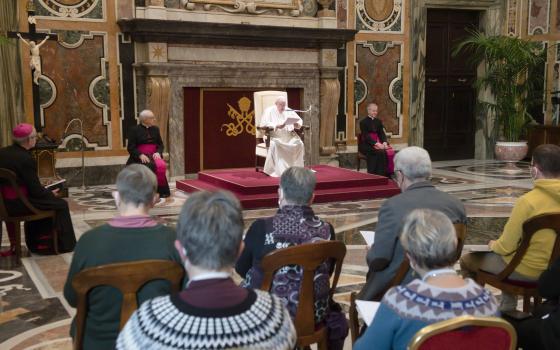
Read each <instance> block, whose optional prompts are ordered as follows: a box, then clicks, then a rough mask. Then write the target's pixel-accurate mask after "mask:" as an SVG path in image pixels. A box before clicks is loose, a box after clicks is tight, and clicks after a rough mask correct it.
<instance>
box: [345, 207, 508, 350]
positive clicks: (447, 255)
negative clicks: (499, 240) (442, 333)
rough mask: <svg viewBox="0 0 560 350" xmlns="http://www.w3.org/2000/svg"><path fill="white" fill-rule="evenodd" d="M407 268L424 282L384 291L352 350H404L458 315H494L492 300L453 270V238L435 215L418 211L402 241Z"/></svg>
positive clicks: (449, 226)
mask: <svg viewBox="0 0 560 350" xmlns="http://www.w3.org/2000/svg"><path fill="white" fill-rule="evenodd" d="M400 240H401V243H402V245H403V247H404V249H405V250H406V254H407V257H408V259H409V260H410V266H411V267H412V268H413V269H414V270H415V271H416V272H417V273H418V274H419V275H420V276H422V279H416V280H414V281H412V282H410V283H409V284H407V285H405V286H398V287H393V288H391V289H389V291H387V293H386V294H385V296H384V297H383V300H382V302H381V306H380V307H379V310H378V311H377V313H376V315H375V317H374V319H373V321H372V323H371V325H370V327H368V329H367V330H366V332H365V334H364V335H363V336H362V337H361V338H360V339H359V340H358V341H357V342H356V344H355V347H354V349H356V350H361V349H406V348H407V345H408V343H409V341H410V339H411V338H412V337H413V336H414V334H416V332H417V331H419V330H420V329H421V328H423V327H425V326H427V325H429V324H431V323H435V322H439V321H444V320H447V319H451V318H454V317H457V316H462V315H472V316H495V315H496V314H497V313H498V310H497V309H498V306H497V303H496V299H495V298H494V296H492V294H491V293H490V292H489V291H487V290H486V289H484V288H482V287H480V286H479V285H478V284H476V283H475V282H474V281H473V280H471V279H463V278H462V277H461V276H459V275H458V274H457V272H456V271H455V270H454V269H453V264H454V263H455V260H456V259H455V257H456V249H457V248H456V247H457V236H456V234H455V230H454V228H453V224H452V223H451V221H450V220H449V219H448V218H447V216H446V215H445V214H443V213H441V212H439V211H435V210H428V209H417V210H414V211H412V212H411V213H410V214H409V215H408V216H407V217H406V219H405V223H404V227H403V230H402V232H401V236H400Z"/></svg>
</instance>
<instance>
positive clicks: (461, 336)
mask: <svg viewBox="0 0 560 350" xmlns="http://www.w3.org/2000/svg"><path fill="white" fill-rule="evenodd" d="M516 345H517V334H516V333H515V329H513V326H512V325H511V324H509V323H508V322H507V321H505V320H503V319H501V318H497V317H474V316H460V317H456V318H453V319H451V320H447V321H442V322H438V323H434V324H432V325H429V326H426V327H424V328H422V329H421V330H420V331H418V332H417V333H416V334H415V335H414V337H413V338H412V340H411V341H410V343H409V344H408V349H409V350H439V349H454V350H467V349H469V350H470V349H493V350H514V349H516Z"/></svg>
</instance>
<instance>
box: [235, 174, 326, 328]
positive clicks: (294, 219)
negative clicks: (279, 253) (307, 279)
mask: <svg viewBox="0 0 560 350" xmlns="http://www.w3.org/2000/svg"><path fill="white" fill-rule="evenodd" d="M315 182H316V179H315V174H314V173H313V172H312V171H311V170H309V169H306V168H302V167H291V168H288V169H287V170H286V171H285V172H284V173H283V174H282V176H281V177H280V187H279V188H278V196H279V200H278V205H279V206H280V208H279V209H278V211H277V212H276V215H274V216H273V217H269V218H264V219H257V220H256V221H255V222H253V224H252V225H251V227H250V228H249V230H248V231H247V235H246V236H245V249H244V250H243V253H242V254H241V256H240V257H239V259H238V260H237V265H236V266H235V270H236V271H237V273H239V275H240V276H241V277H243V278H244V281H243V283H242V285H243V286H245V287H250V288H259V287H260V285H261V283H262V279H263V271H262V269H261V261H262V259H263V258H264V256H265V255H267V254H268V253H270V252H272V251H274V250H276V249H281V248H287V247H290V246H294V245H299V244H305V243H312V242H317V241H322V240H334V229H333V227H332V226H331V225H330V224H329V223H327V222H325V221H323V220H321V219H319V218H318V217H317V216H315V213H313V209H311V207H310V205H311V202H312V201H313V191H314V190H315ZM301 278H302V270H301V268H300V267H299V266H293V267H290V268H288V269H284V270H282V271H279V272H278V273H276V275H275V276H274V280H273V282H272V288H271V289H270V290H271V292H272V293H274V294H276V295H278V296H279V297H281V298H283V299H284V300H285V302H286V304H287V306H288V310H289V311H290V315H291V316H292V317H295V315H296V311H297V305H298V293H299V285H300V281H301ZM328 294H329V267H328V266H327V264H324V265H323V266H321V267H320V268H319V269H318V270H317V275H316V277H315V320H316V321H317V322H319V321H322V319H323V318H324V317H325V315H326V310H327V307H328Z"/></svg>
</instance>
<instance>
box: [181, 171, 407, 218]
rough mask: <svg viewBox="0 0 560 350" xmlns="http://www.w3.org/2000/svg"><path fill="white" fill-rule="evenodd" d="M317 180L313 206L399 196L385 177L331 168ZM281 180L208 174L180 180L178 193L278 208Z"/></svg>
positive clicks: (251, 173) (231, 173) (238, 173)
mask: <svg viewBox="0 0 560 350" xmlns="http://www.w3.org/2000/svg"><path fill="white" fill-rule="evenodd" d="M311 169H313V170H315V175H316V176H317V186H316V188H315V200H314V203H326V202H340V201H351V200H362V199H374V198H387V197H391V196H394V195H395V194H398V193H400V190H399V188H398V187H397V185H396V184H395V183H394V182H393V181H391V180H389V179H387V178H386V177H383V176H376V175H370V174H365V173H360V172H357V171H353V170H348V169H343V168H336V167H332V166H328V165H317V166H314V167H311ZM278 182H279V179H278V178H274V177H270V176H267V175H265V174H263V173H261V172H256V171H255V169H254V168H243V169H223V170H208V171H201V172H199V173H198V179H196V180H179V181H177V189H178V190H181V191H185V192H188V193H191V192H196V191H202V190H209V191H215V190H220V189H224V190H228V191H231V192H233V193H234V194H235V195H236V196H237V198H239V200H240V201H241V204H242V205H243V208H245V209H254V208H266V207H276V206H277V205H278V193H277V191H278Z"/></svg>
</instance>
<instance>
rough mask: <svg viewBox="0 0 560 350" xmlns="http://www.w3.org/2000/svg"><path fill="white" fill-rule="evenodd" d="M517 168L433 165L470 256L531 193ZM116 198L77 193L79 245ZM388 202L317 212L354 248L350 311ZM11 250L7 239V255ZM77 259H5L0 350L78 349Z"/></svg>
mask: <svg viewBox="0 0 560 350" xmlns="http://www.w3.org/2000/svg"><path fill="white" fill-rule="evenodd" d="M516 166H517V167H516V168H513V169H512V168H509V167H507V166H506V165H505V164H504V163H499V162H495V161H473V160H463V161H449V162H436V163H434V170H433V177H432V182H433V183H434V184H435V185H436V186H437V187H438V188H440V189H441V190H443V191H446V192H448V193H450V194H452V195H454V196H456V197H458V198H460V199H461V200H462V201H463V203H464V204H465V207H466V209H467V213H468V225H467V230H468V236H467V240H466V245H465V250H466V251H468V250H470V249H472V248H473V246H477V245H485V244H486V243H487V242H488V240H490V239H495V238H497V237H498V236H499V234H500V232H501V229H502V227H503V225H504V223H505V221H506V220H507V218H508V216H509V214H510V212H511V209H512V207H513V204H514V202H515V199H516V198H517V197H519V196H520V195H522V194H524V193H525V192H527V191H529V190H530V189H531V187H532V181H531V179H530V175H529V170H528V163H517V164H516ZM113 190H114V187H113V186H96V187H89V188H87V189H81V188H72V189H70V198H69V204H70V209H71V212H72V220H73V223H74V227H75V230H76V234H77V236H78V237H79V236H80V235H81V234H83V233H84V232H85V231H87V230H88V229H90V228H92V227H95V226H98V225H100V224H103V223H104V222H106V221H107V220H108V219H110V218H111V217H113V216H114V215H115V213H116V208H115V205H114V203H113V199H112V197H111V192H112V191H113ZM185 199H186V195H185V194H184V193H182V192H180V191H175V190H174V189H173V190H172V196H171V197H170V198H168V199H167V200H166V201H165V202H162V203H160V204H158V205H157V206H156V207H155V208H154V209H153V210H152V214H153V215H154V216H157V217H158V218H159V220H161V221H162V222H164V223H166V224H168V225H170V226H174V225H175V223H176V218H177V214H178V213H179V210H180V207H181V205H182V204H183V202H184V201H185ZM383 201H384V200H365V201H357V202H338V203H328V204H318V205H314V206H313V208H314V210H315V211H316V213H317V214H318V215H319V216H320V217H321V218H323V219H325V220H327V221H329V222H331V223H332V224H333V226H334V228H335V231H336V234H337V239H339V240H341V241H343V242H344V243H346V245H347V248H348V253H347V255H346V258H345V260H344V266H343V273H342V276H341V279H340V281H339V284H338V288H337V293H336V296H335V298H336V300H337V301H339V302H341V303H342V304H343V305H345V306H347V305H348V302H349V295H350V293H351V292H352V291H357V290H359V289H360V287H361V286H362V284H363V283H364V280H365V274H366V271H367V267H366V264H365V253H366V246H365V242H364V240H363V238H362V237H361V235H360V234H359V231H360V230H372V229H375V224H376V222H377V212H378V210H379V207H380V206H381V204H382V203H383ZM274 212H275V209H258V210H247V211H245V212H244V218H245V221H246V225H247V226H248V225H250V224H251V222H252V221H253V220H255V219H257V218H259V217H265V216H270V215H272V214H273V213H274ZM4 232H5V229H4ZM7 246H8V242H7V235H5V234H4V235H3V240H2V247H3V249H5V248H7ZM71 258H72V254H71V253H68V254H61V255H58V256H30V257H26V258H24V259H23V264H22V265H21V266H20V267H15V266H13V264H12V261H11V259H8V258H0V349H6V350H7V349H71V342H70V338H69V336H68V330H69V325H70V320H71V318H72V316H73V315H74V313H75V311H74V310H73V309H72V308H71V307H69V306H68V304H67V303H66V302H65V300H64V298H63V296H62V288H63V285H64V281H65V279H66V274H67V271H68V266H69V263H70V261H71ZM494 292H495V293H496V294H499V292H498V291H494Z"/></svg>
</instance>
